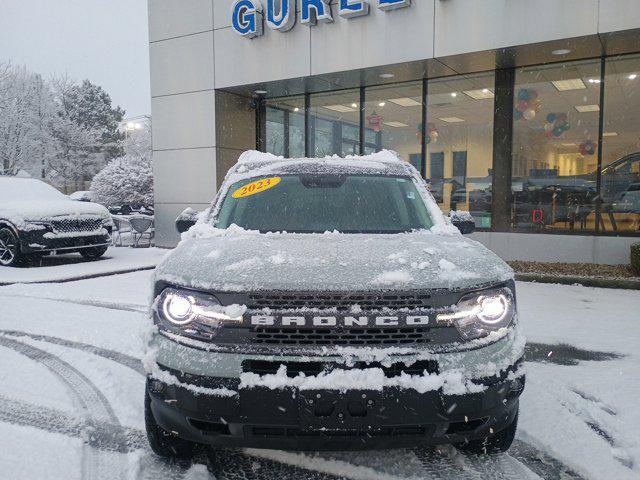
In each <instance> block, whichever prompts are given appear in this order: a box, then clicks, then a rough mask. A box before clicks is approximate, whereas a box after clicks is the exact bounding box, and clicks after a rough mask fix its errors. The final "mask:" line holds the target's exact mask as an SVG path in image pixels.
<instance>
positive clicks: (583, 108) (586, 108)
mask: <svg viewBox="0 0 640 480" xmlns="http://www.w3.org/2000/svg"><path fill="white" fill-rule="evenodd" d="M575 109H576V110H577V111H579V112H580V113H589V112H599V111H600V106H599V105H576V106H575Z"/></svg>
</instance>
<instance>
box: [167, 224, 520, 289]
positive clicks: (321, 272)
mask: <svg viewBox="0 0 640 480" xmlns="http://www.w3.org/2000/svg"><path fill="white" fill-rule="evenodd" d="M512 277H513V272H512V270H511V269H510V268H509V266H508V265H506V264H505V263H504V262H503V261H502V260H501V259H500V258H498V257H497V256H496V255H495V254H493V253H492V252H490V251H489V250H487V249H486V248H485V247H484V246H482V245H481V244H479V243H477V242H474V241H472V240H468V239H466V238H464V237H463V236H462V235H459V234H437V233H431V232H428V231H426V232H416V233H405V234H394V235H373V234H340V233H325V234H287V233H274V234H260V233H257V232H247V231H245V230H242V229H239V228H237V227H235V228H230V229H228V230H217V229H214V228H212V227H210V226H208V225H202V224H200V225H197V226H196V227H194V229H192V230H191V231H190V232H189V233H188V234H187V235H185V239H184V240H183V241H182V242H181V243H180V245H179V246H178V247H177V248H176V250H175V251H174V252H173V253H171V254H170V255H168V256H167V257H166V258H165V260H164V261H163V262H162V263H161V264H160V265H159V266H158V268H157V270H156V279H157V280H163V281H166V282H169V283H172V284H174V285H180V286H184V287H191V288H195V289H202V290H208V291H212V292H214V291H218V292H246V291H256V290H267V291H268V290H281V291H318V290H322V291H368V290H418V289H439V288H448V289H464V288H469V287H473V286H476V285H481V284H487V283H496V282H501V281H505V280H508V279H510V278H512Z"/></svg>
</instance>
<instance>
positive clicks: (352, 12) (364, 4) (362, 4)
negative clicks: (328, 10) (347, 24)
mask: <svg viewBox="0 0 640 480" xmlns="http://www.w3.org/2000/svg"><path fill="white" fill-rule="evenodd" d="M338 15H340V16H341V17H343V18H352V17H360V16H362V15H369V2H368V0H340V11H339V12H338Z"/></svg>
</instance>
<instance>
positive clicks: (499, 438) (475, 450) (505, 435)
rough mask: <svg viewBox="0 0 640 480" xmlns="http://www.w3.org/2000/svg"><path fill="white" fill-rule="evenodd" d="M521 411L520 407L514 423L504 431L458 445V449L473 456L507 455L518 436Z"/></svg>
mask: <svg viewBox="0 0 640 480" xmlns="http://www.w3.org/2000/svg"><path fill="white" fill-rule="evenodd" d="M519 409H520V407H518V410H516V414H515V416H514V417H513V420H512V422H511V423H510V424H509V425H508V426H507V427H506V428H505V429H504V430H500V431H499V432H498V433H495V434H493V435H491V436H490V437H486V438H482V439H480V440H472V441H470V442H466V443H461V444H458V445H456V448H457V449H458V450H461V451H463V452H464V453H469V454H472V455H495V454H498V453H505V452H506V451H507V450H509V448H510V447H511V444H512V443H513V439H514V438H515V436H516V430H517V428H518V411H519Z"/></svg>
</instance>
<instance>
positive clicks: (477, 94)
mask: <svg viewBox="0 0 640 480" xmlns="http://www.w3.org/2000/svg"><path fill="white" fill-rule="evenodd" d="M462 93H464V94H465V95H466V96H468V97H471V98H473V99H474V100H484V99H485V98H493V92H492V91H491V90H489V89H488V88H483V89H482V90H465V91H464V92H462Z"/></svg>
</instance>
